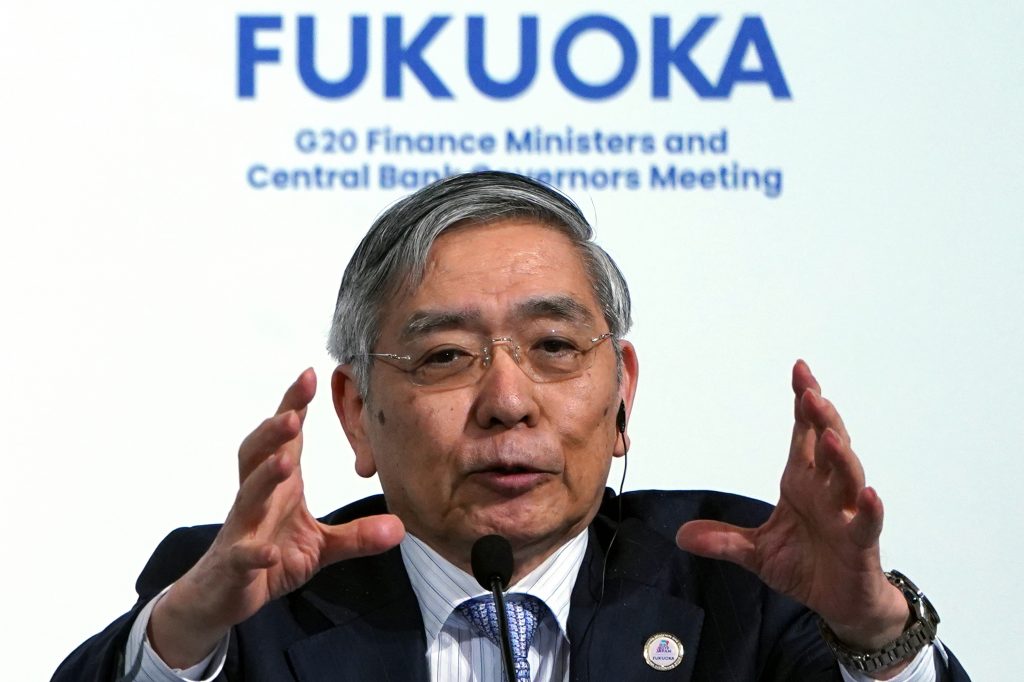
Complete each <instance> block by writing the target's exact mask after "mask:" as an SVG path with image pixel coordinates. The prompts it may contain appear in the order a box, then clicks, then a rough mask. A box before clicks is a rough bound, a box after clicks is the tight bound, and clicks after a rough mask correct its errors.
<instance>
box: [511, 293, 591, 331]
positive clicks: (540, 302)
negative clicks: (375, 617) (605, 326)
mask: <svg viewBox="0 0 1024 682" xmlns="http://www.w3.org/2000/svg"><path fill="white" fill-rule="evenodd" d="M513 317H514V318H515V319H516V320H531V319H535V318H538V317H550V318H554V319H557V320H564V321H566V322H572V323H574V324H582V325H587V326H591V327H592V326H594V323H595V322H596V320H595V319H594V314H593V313H592V312H590V309H589V308H588V307H587V306H585V305H583V304H582V303H580V302H579V301H577V300H576V299H575V298H573V297H572V296H564V295H558V296H540V297H537V298H531V299H528V300H526V301H523V302H522V303H520V304H518V305H517V306H516V308H515V313H514V314H513Z"/></svg>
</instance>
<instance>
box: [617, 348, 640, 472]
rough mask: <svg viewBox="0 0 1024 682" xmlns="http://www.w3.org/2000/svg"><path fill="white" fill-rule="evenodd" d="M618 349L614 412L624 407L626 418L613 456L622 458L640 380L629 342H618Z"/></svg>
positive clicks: (634, 350)
mask: <svg viewBox="0 0 1024 682" xmlns="http://www.w3.org/2000/svg"><path fill="white" fill-rule="evenodd" d="M619 347H620V348H621V349H622V379H621V380H620V381H619V393H618V396H617V400H618V403H619V404H618V405H616V406H615V412H616V414H617V413H618V411H619V405H625V409H626V418H625V420H624V422H623V428H622V438H621V439H620V438H616V439H615V450H614V451H613V454H614V455H615V456H616V457H622V456H623V455H625V454H626V450H627V449H629V432H628V424H629V415H630V414H632V412H633V397H634V396H635V395H636V383H637V380H638V379H639V378H640V362H639V361H638V360H637V357H636V348H634V347H633V344H631V343H630V342H629V341H620V342H619ZM623 445H625V448H623Z"/></svg>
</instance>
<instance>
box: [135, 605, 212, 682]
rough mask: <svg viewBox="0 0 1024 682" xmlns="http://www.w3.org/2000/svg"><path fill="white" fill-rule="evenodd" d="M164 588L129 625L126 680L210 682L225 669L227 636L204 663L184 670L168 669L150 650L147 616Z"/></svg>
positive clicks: (141, 681) (139, 681)
mask: <svg viewBox="0 0 1024 682" xmlns="http://www.w3.org/2000/svg"><path fill="white" fill-rule="evenodd" d="M169 589H170V587H167V588H165V589H164V590H163V592H161V593H160V594H158V595H157V596H155V597H153V599H151V600H150V601H149V603H148V604H146V605H145V606H144V607H143V608H142V611H140V612H139V615H138V616H136V618H135V622H134V623H133V624H132V629H131V632H130V633H129V634H128V644H127V645H126V646H125V656H124V660H125V661H131V665H130V666H129V670H128V674H127V675H125V679H127V680H131V681H132V682H182V681H184V682H212V680H214V679H215V678H216V677H217V676H218V675H220V671H221V670H222V669H223V668H224V661H226V660H227V654H228V642H229V641H230V634H228V635H225V636H224V639H222V640H221V641H220V642H219V643H218V644H217V646H216V648H214V650H213V651H211V652H210V653H209V655H207V656H206V658H204V659H203V660H201V661H199V663H196V664H195V665H194V666H192V667H190V668H185V669H184V670H182V669H178V668H171V667H170V666H168V665H167V664H166V663H164V661H163V659H161V658H160V656H159V655H158V654H157V653H156V651H154V650H153V647H152V646H151V645H150V643H149V637H148V636H147V635H146V629H147V628H148V627H149V617H150V616H151V615H152V614H153V607H154V606H156V603H157V602H158V601H160V599H161V598H162V597H163V596H164V594H166V593H167V590H169Z"/></svg>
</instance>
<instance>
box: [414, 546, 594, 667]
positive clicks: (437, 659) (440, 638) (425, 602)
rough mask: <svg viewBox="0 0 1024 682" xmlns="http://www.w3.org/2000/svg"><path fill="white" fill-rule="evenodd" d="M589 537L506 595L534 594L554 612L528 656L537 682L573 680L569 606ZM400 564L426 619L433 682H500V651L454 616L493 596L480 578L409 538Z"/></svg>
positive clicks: (544, 620)
mask: <svg viewBox="0 0 1024 682" xmlns="http://www.w3.org/2000/svg"><path fill="white" fill-rule="evenodd" d="M587 536H588V534H587V531H586V530H584V531H583V532H582V533H580V534H579V535H577V536H576V537H574V538H573V539H572V540H570V541H569V542H567V543H566V544H564V545H562V547H560V548H559V549H558V551H556V552H555V553H554V554H552V555H551V556H549V557H548V558H547V559H545V560H544V562H543V563H541V564H540V565H539V566H538V567H537V568H535V569H534V570H533V571H531V572H530V573H529V574H528V575H526V576H525V577H524V578H523V579H522V580H520V581H519V582H518V583H516V584H515V585H512V586H511V587H509V589H508V593H509V594H517V593H518V594H531V595H533V596H534V597H537V598H538V599H540V600H541V601H542V602H544V603H545V604H546V605H547V607H548V609H549V610H550V612H549V613H547V614H545V615H544V616H543V617H541V618H540V619H539V622H538V623H537V632H536V634H535V635H534V637H533V642H532V643H531V645H530V652H529V654H528V655H527V660H528V661H529V663H530V677H531V679H532V680H534V681H535V682H539V681H541V680H543V681H544V682H568V680H569V636H568V634H567V633H568V625H569V601H570V598H571V597H572V588H573V586H575V584H576V576H577V575H579V571H580V566H581V565H582V564H583V555H584V554H585V553H586V551H587ZM402 561H403V562H404V563H405V570H406V572H407V573H408V574H409V582H411V583H412V589H413V592H415V593H416V599H417V600H418V601H419V604H420V611H421V612H422V613H423V627H424V630H425V631H426V635H427V666H428V667H429V669H430V679H432V680H435V681H436V682H493V681H494V680H500V679H502V676H501V651H500V649H498V647H497V645H495V644H494V643H493V642H491V640H489V639H487V638H486V637H484V636H483V635H479V634H477V632H476V631H475V630H474V629H473V628H472V626H470V624H469V621H467V620H466V619H465V618H463V617H462V615H461V614H459V612H458V611H456V610H455V607H456V606H458V605H459V604H461V603H462V602H464V601H466V600H467V599H471V598H472V597H478V596H481V595H485V594H490V592H488V591H487V590H485V589H484V588H483V587H481V586H480V583H478V582H477V581H476V578H474V577H473V576H471V575H469V574H468V573H466V572H465V571H463V570H462V569H460V568H458V567H457V566H454V565H453V564H452V563H450V562H449V561H448V560H446V559H445V558H444V557H442V556H441V555H440V554H438V553H437V552H435V551H434V550H433V549H431V548H430V547H428V546H427V545H426V544H425V543H424V542H423V541H422V540H419V539H418V538H415V537H413V536H411V535H406V536H405V539H404V540H402Z"/></svg>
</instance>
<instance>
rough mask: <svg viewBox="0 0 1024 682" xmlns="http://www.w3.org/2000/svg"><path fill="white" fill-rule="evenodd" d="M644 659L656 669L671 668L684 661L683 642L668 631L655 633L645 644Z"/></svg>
mask: <svg viewBox="0 0 1024 682" xmlns="http://www.w3.org/2000/svg"><path fill="white" fill-rule="evenodd" d="M644 660H645V661H647V665H649V666H651V667H652V668H654V669H655V670H671V669H672V668H675V667H676V666H677V665H679V664H680V663H682V662H683V643H682V642H680V641H679V638H678V637H676V636H675V635H670V634H669V633H667V632H658V633H655V634H653V635H651V636H650V637H649V638H648V640H647V643H646V644H644Z"/></svg>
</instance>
